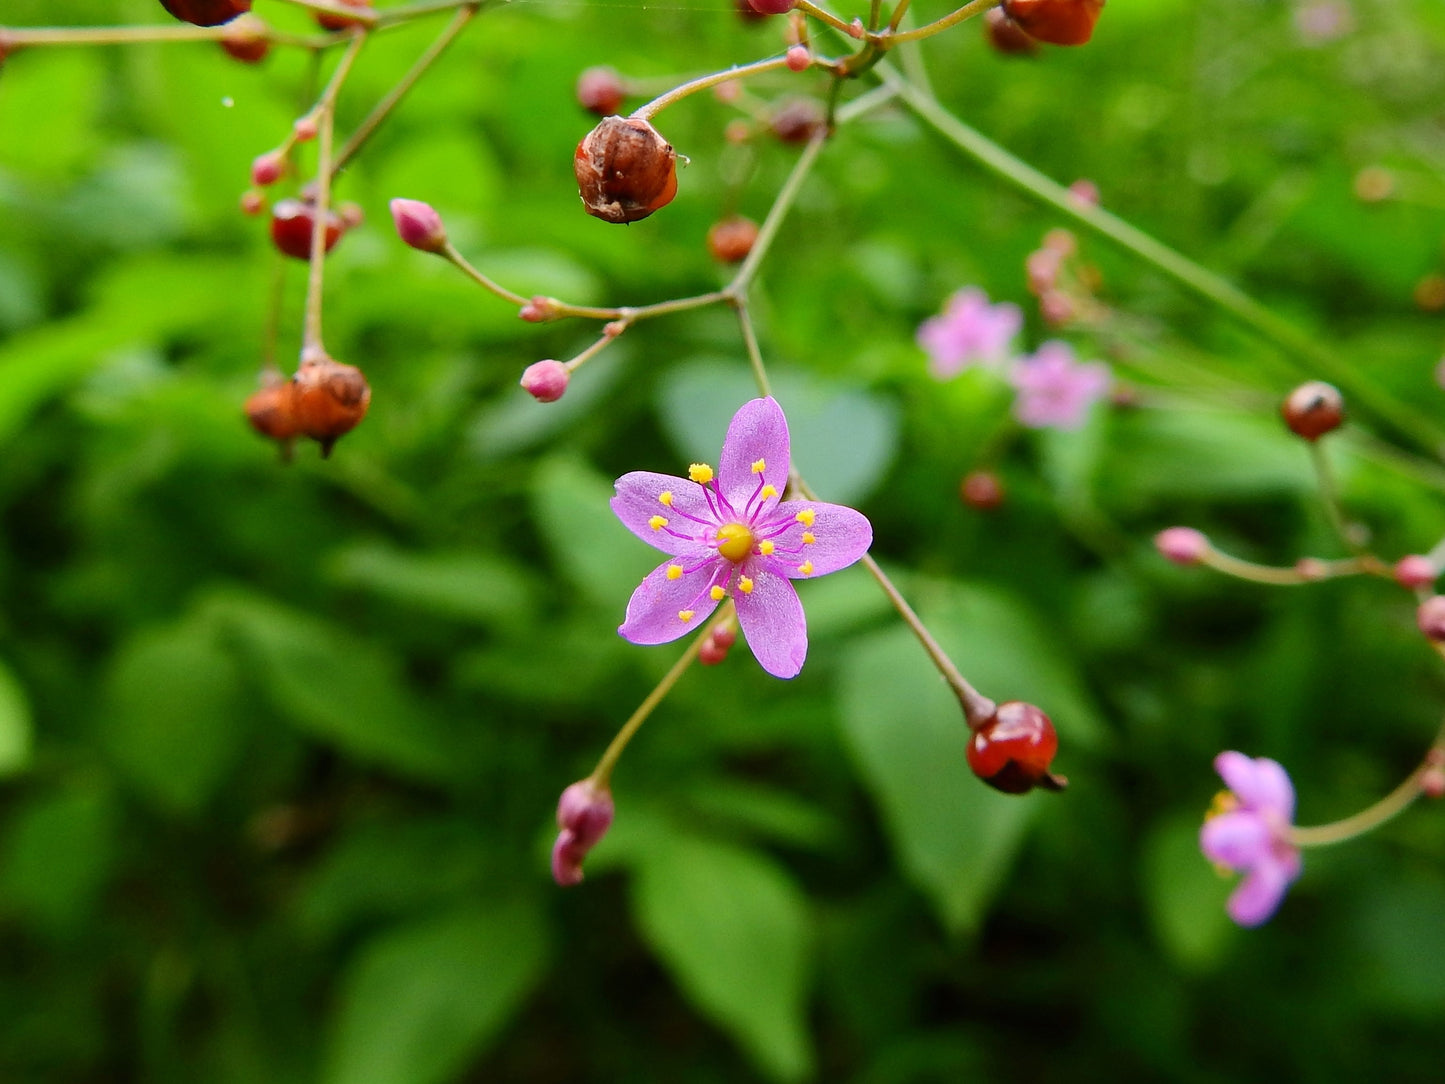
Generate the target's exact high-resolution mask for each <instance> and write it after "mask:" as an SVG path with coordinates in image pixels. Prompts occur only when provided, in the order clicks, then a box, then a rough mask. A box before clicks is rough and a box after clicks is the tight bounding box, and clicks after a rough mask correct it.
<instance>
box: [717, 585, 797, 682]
mask: <svg viewBox="0 0 1445 1084" xmlns="http://www.w3.org/2000/svg"><path fill="white" fill-rule="evenodd" d="M753 572H754V575H753V577H752V580H753V589H752V591H751V592H749V593H747V594H744V593H743V592H741V591H735V592H734V593H733V601H734V602H735V603H736V604H737V608H738V624H739V625H741V626H742V630H743V635H744V636H745V637H746V638H747V641H748V647H749V648H750V649H751V650H752V653H753V655H754V657H756V658H757V660H758V665H760V666H761V667H762V668H763V669H764V670H766V671H767V672H768V673H770V674H772V675H773V677H780V678H790V677H796V676H797V674H798V671H799V670H801V669H802V668H803V659H804V658H805V657H806V656H807V654H808V622H807V619H806V618H805V617H804V616H803V604H802V603H801V602H799V601H798V592H797V591H795V590H793V585H792V584H791V583H789V582H788V581H787V580H785V579H783V578H782V577H781V576H776V575H774V574H773V573H771V572H769V571H767V570H766V569H764V568H755V569H754V570H753Z"/></svg>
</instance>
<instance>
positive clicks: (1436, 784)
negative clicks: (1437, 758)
mask: <svg viewBox="0 0 1445 1084" xmlns="http://www.w3.org/2000/svg"><path fill="white" fill-rule="evenodd" d="M1420 793H1421V794H1423V795H1425V797H1426V798H1445V768H1440V767H1431V768H1426V769H1425V772H1424V774H1423V775H1421V776H1420Z"/></svg>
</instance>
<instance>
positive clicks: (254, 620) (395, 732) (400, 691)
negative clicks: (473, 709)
mask: <svg viewBox="0 0 1445 1084" xmlns="http://www.w3.org/2000/svg"><path fill="white" fill-rule="evenodd" d="M203 612H204V613H206V614H208V615H209V616H211V617H212V618H213V619H214V620H217V621H218V622H220V623H221V625H222V627H223V628H225V629H226V630H227V631H228V632H229V633H230V634H231V635H234V636H235V637H236V639H237V641H238V642H239V645H240V647H241V650H242V651H243V653H244V654H245V655H246V657H248V658H249V659H251V660H252V661H253V662H254V665H255V675H256V677H257V679H258V681H259V683H260V684H261V686H262V687H263V688H264V689H266V691H267V692H268V693H269V694H270V696H271V697H272V699H273V701H274V702H275V704H276V706H277V707H278V708H279V709H280V710H281V711H282V712H284V713H285V715H286V716H287V717H288V718H289V719H290V721H291V722H292V723H293V724H294V725H295V726H296V727H297V728H298V729H300V730H302V731H305V732H306V733H308V734H311V735H312V736H314V737H316V738H319V739H321V740H323V741H326V742H330V743H332V744H334V745H336V746H338V747H339V748H341V749H344V750H345V751H346V752H348V753H351V754H352V755H354V756H357V757H360V758H361V759H363V760H370V761H375V762H377V763H380V764H384V765H386V766H387V767H389V768H392V769H394V770H395V771H398V772H401V773H402V774H404V775H409V776H413V777H416V778H419V779H426V780H446V779H452V778H454V777H455V775H456V773H457V771H458V765H457V764H456V763H454V761H453V757H452V755H451V749H450V743H449V741H448V739H447V735H446V733H445V731H444V730H443V729H442V728H441V727H440V726H439V724H438V723H437V721H436V720H435V719H434V718H432V717H431V716H430V715H428V714H427V713H426V712H425V711H424V710H423V709H422V708H420V707H418V706H416V705H415V704H414V702H413V699H412V695H411V693H410V691H409V690H408V689H407V687H406V685H405V683H404V681H403V679H402V676H401V672H400V666H399V664H398V661H397V659H396V658H395V657H394V656H392V655H390V654H389V653H387V652H386V651H385V650H383V649H382V648H380V647H378V646H376V645H374V644H372V643H369V642H367V641H364V640H360V639H358V638H356V637H354V636H352V635H351V634H350V633H348V632H346V631H344V630H343V629H341V628H340V627H338V626H337V625H335V624H333V623H331V622H329V621H326V620H323V619H321V618H317V617H312V616H311V615H309V614H303V613H300V612H298V611H296V610H292V609H289V608H288V607H285V606H281V605H279V604H278V603H274V602H271V601H268V600H266V599H263V598H259V597H256V596H252V595H246V594H242V593H239V592H233V591H223V592H217V593H215V594H214V595H212V596H211V597H210V599H209V600H208V601H207V603H206V604H205V606H204V607H203Z"/></svg>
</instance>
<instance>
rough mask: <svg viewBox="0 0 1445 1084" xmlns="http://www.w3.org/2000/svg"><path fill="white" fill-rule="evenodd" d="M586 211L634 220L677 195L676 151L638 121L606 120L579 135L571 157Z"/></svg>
mask: <svg viewBox="0 0 1445 1084" xmlns="http://www.w3.org/2000/svg"><path fill="white" fill-rule="evenodd" d="M572 168H573V170H574V171H575V172H576V174H577V188H578V190H579V192H580V193H581V196H582V206H583V207H585V208H586V209H587V213H588V214H589V215H592V216H594V217H596V218H600V219H603V220H604V221H606V222H637V221H640V220H641V219H644V218H646V217H647V216H648V215H650V214H652V212H653V211H656V210H658V209H659V208H661V207H665V206H667V205H668V204H669V203H671V202H672V198H673V197H674V196H675V195H677V153H676V152H675V151H674V150H673V149H672V145H671V144H670V143H668V142H667V140H665V139H663V138H662V136H661V135H660V134H658V131H657V129H656V128H654V127H653V126H652V125H651V124H649V123H647V121H645V120H641V119H640V118H638V117H607V118H606V119H604V120H603V121H602V123H601V124H599V125H597V127H596V128H593V129H592V131H590V132H588V133H587V134H586V135H585V136H583V137H582V142H580V143H578V144H577V152H576V154H574V155H573V157H572Z"/></svg>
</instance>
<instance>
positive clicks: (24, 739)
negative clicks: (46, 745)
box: [0, 662, 35, 776]
mask: <svg viewBox="0 0 1445 1084" xmlns="http://www.w3.org/2000/svg"><path fill="white" fill-rule="evenodd" d="M34 730H35V727H34V722H33V721H32V719H31V717H30V703H29V700H28V699H27V697H26V696H25V689H24V687H22V686H21V684H20V681H19V679H17V678H16V677H15V674H14V673H13V672H12V671H11V670H10V668H9V667H8V666H6V665H5V663H4V662H0V776H5V775H13V774H14V773H15V772H19V771H22V770H24V769H25V768H27V767H29V765H30V750H31V746H32V745H33V744H34V741H35V733H34Z"/></svg>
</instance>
